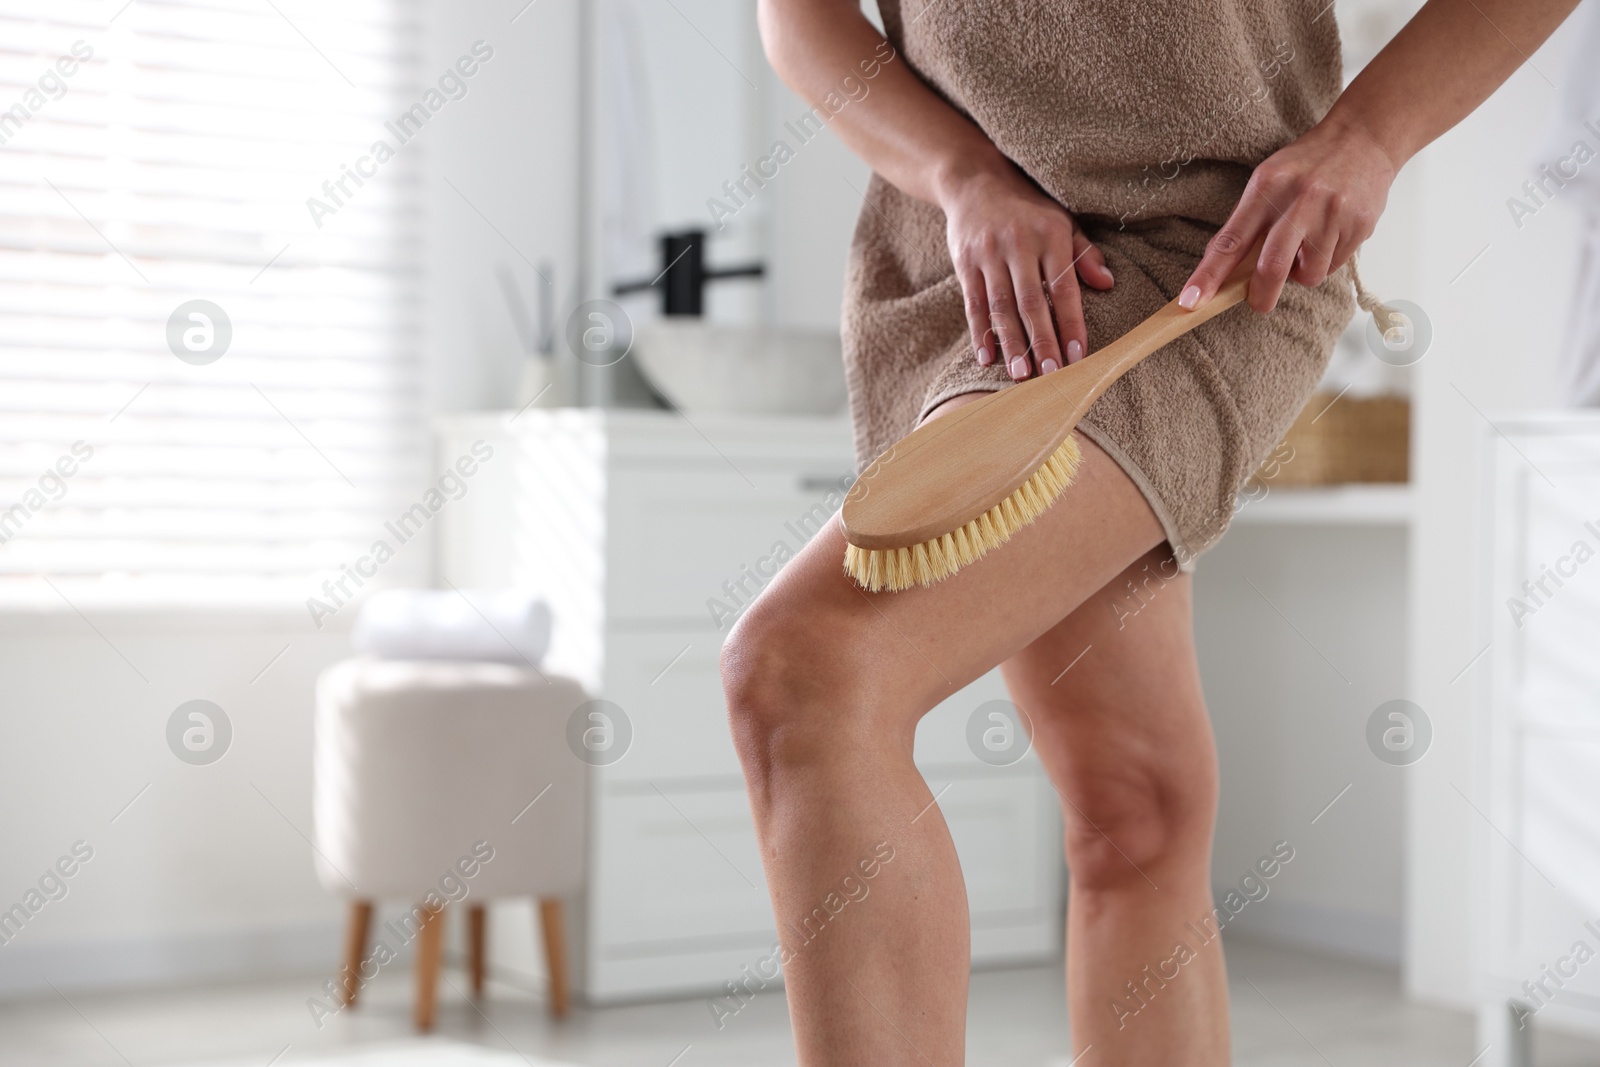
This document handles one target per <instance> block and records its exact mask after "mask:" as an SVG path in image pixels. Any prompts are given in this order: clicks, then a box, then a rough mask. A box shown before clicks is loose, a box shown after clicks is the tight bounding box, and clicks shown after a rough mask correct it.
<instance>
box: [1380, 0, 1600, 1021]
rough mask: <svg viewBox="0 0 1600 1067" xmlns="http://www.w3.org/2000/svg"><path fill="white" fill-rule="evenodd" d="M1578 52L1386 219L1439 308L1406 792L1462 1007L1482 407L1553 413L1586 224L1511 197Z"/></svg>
mask: <svg viewBox="0 0 1600 1067" xmlns="http://www.w3.org/2000/svg"><path fill="white" fill-rule="evenodd" d="M1589 2H1591V3H1593V2H1594V0H1589ZM1567 48H1568V42H1567V40H1566V34H1565V33H1563V34H1560V35H1558V36H1557V38H1555V39H1554V40H1552V41H1551V42H1550V43H1549V44H1548V45H1546V47H1545V48H1543V49H1541V50H1540V51H1539V52H1538V53H1537V54H1536V55H1535V56H1534V57H1533V66H1528V67H1524V68H1523V69H1522V70H1521V71H1519V72H1518V73H1517V74H1516V75H1514V76H1513V77H1512V79H1511V80H1510V81H1509V82H1508V83H1507V84H1506V85H1505V86H1504V87H1503V88H1502V89H1501V90H1500V91H1499V92H1498V93H1496V94H1495V96H1494V97H1493V98H1492V99H1490V100H1489V101H1488V103H1486V104H1485V105H1484V107H1483V108H1482V109H1481V110H1480V111H1479V112H1477V113H1476V114H1474V115H1473V116H1472V117H1471V118H1469V119H1468V120H1467V121H1466V122H1464V123H1463V124H1462V125H1461V126H1460V127H1458V128H1457V129H1456V130H1454V131H1452V132H1451V133H1449V134H1447V135H1446V136H1445V137H1444V138H1442V139H1441V140H1440V141H1439V142H1438V143H1437V144H1435V145H1434V146H1433V147H1431V148H1430V149H1428V150H1427V152H1425V153H1424V155H1423V156H1422V157H1421V158H1419V159H1418V160H1417V161H1416V166H1417V168H1418V169H1419V171H1420V172H1421V178H1422V182H1423V185H1424V188H1425V189H1426V193H1427V195H1426V196H1425V197H1423V198H1422V201H1421V203H1420V204H1419V210H1418V211H1417V213H1416V214H1415V215H1414V216H1413V217H1411V218H1409V219H1396V220H1392V221H1391V220H1386V221H1385V226H1386V227H1390V228H1392V229H1396V230H1403V231H1404V232H1407V233H1409V235H1410V236H1411V238H1412V240H1413V241H1414V242H1415V244H1416V247H1417V248H1418V250H1419V263H1418V269H1417V272H1416V274H1415V275H1414V276H1413V277H1412V278H1410V279H1408V282H1409V284H1410V287H1411V288H1412V292H1411V293H1409V294H1402V295H1409V296H1410V297H1411V299H1413V300H1415V301H1416V302H1417V303H1419V304H1421V305H1422V306H1423V307H1424V308H1426V309H1427V311H1428V312H1429V314H1430V315H1431V317H1432V319H1433V326H1434V336H1435V340H1434V348H1433V351H1432V352H1431V353H1430V354H1429V355H1428V356H1427V358H1425V359H1424V360H1423V361H1422V362H1421V363H1420V364H1419V365H1418V367H1417V372H1418V374H1417V391H1416V394H1415V404H1416V407H1415V417H1416V421H1417V425H1416V428H1415V430H1414V434H1415V436H1414V448H1413V463H1414V470H1415V476H1416V478H1417V480H1418V488H1419V494H1420V495H1419V501H1418V502H1419V516H1420V518H1419V521H1418V525H1417V530H1416V537H1415V540H1414V542H1413V544H1412V556H1411V563H1412V583H1413V584H1412V595H1413V603H1414V605H1415V611H1414V615H1413V619H1412V651H1413V659H1412V664H1411V683H1410V688H1411V694H1412V696H1411V699H1413V700H1415V701H1416V702H1417V703H1418V704H1420V705H1421V706H1422V707H1423V708H1424V709H1425V710H1426V711H1427V712H1428V714H1429V715H1430V716H1431V717H1432V720H1433V725H1434V731H1435V733H1434V743H1433V750H1432V752H1430V753H1429V755H1428V757H1427V758H1426V759H1424V760H1423V761H1422V762H1421V763H1419V764H1418V765H1417V766H1416V768H1415V771H1416V773H1415V774H1413V775H1412V776H1411V778H1410V783H1409V791H1408V803H1409V807H1410V822H1409V825H1408V830H1407V852H1406V859H1407V865H1406V884H1407V888H1406V893H1407V904H1406V915H1407V944H1406V961H1407V969H1406V984H1407V987H1408V989H1409V990H1410V992H1412V993H1413V994H1414V995H1416V996H1418V997H1421V998H1425V999H1429V1000H1436V1001H1441V1002H1445V1003H1452V1004H1459V1005H1467V1004H1469V1003H1470V1002H1471V999H1472V992H1473V991H1472V972H1471V967H1470V963H1471V959H1470V955H1469V951H1470V945H1471V937H1470V935H1471V932H1472V931H1471V921H1470V919H1471V916H1470V899H1469V886H1470V884H1471V882H1470V877H1469V876H1470V851H1471V839H1472V832H1473V830H1474V826H1473V820H1475V819H1477V818H1478V816H1477V815H1475V814H1474V813H1473V812H1472V810H1471V808H1469V807H1468V805H1467V804H1466V802H1465V801H1463V799H1462V797H1461V796H1460V795H1459V794H1458V793H1457V791H1456V788H1457V787H1459V788H1460V789H1461V790H1462V791H1463V792H1466V793H1468V794H1469V795H1470V793H1471V781H1472V774H1471V769H1472V766H1473V764H1472V758H1471V750H1470V745H1469V740H1470V720H1469V715H1470V713H1471V694H1472V686H1473V684H1474V681H1475V675H1474V674H1473V672H1472V671H1467V672H1466V673H1465V674H1462V672H1463V670H1464V669H1465V668H1466V667H1467V665H1468V664H1469V663H1470V662H1472V660H1473V657H1474V656H1475V655H1476V654H1477V653H1478V652H1479V651H1480V650H1481V649H1482V647H1483V640H1482V639H1480V638H1479V636H1478V633H1477V629H1476V624H1475V621H1474V613H1475V609H1476V607H1477V603H1476V600H1475V593H1476V576H1477V574H1478V571H1479V569H1480V560H1479V557H1478V554H1477V547H1476V543H1475V539H1474V536H1473V529H1474V526H1475V523H1476V520H1477V512H1476V508H1477V504H1478V500H1479V497H1480V492H1479V490H1480V486H1481V475H1480V470H1479V462H1478V459H1479V457H1478V455H1477V442H1478V439H1479V437H1480V435H1481V433H1482V431H1483V428H1484V426H1485V422H1484V415H1480V414H1479V412H1478V411H1475V410H1474V405H1476V407H1477V408H1479V409H1481V410H1482V411H1483V412H1484V413H1485V414H1487V415H1488V416H1490V417H1492V416H1494V415H1495V413H1497V412H1506V411H1510V410H1514V409H1519V408H1527V407H1537V406H1543V405H1548V404H1550V403H1552V401H1553V400H1554V399H1555V397H1554V396H1553V389H1552V367H1553V361H1554V357H1555V351H1556V348H1557V345H1558V343H1559V341H1560V338H1561V331H1562V327H1563V325H1564V322H1565V309H1566V306H1567V301H1568V298H1569V295H1570V293H1569V288H1568V287H1569V285H1570V278H1571V273H1572V271H1571V268H1572V264H1573V256H1574V247H1575V246H1574V215H1573V214H1572V212H1571V205H1570V204H1568V205H1566V206H1563V205H1562V204H1560V203H1557V204H1553V205H1551V206H1550V207H1548V208H1546V209H1543V210H1541V211H1540V212H1539V214H1538V215H1537V216H1536V217H1535V218H1532V219H1528V220H1525V225H1524V226H1523V227H1522V228H1521V229H1520V230H1519V229H1517V228H1516V226H1515V225H1514V224H1513V223H1512V220H1511V215H1510V212H1509V211H1508V209H1507V207H1506V199H1507V198H1508V197H1510V196H1514V195H1518V194H1519V191H1520V188H1521V186H1522V183H1523V182H1524V181H1526V180H1527V179H1528V178H1529V177H1530V176H1531V174H1532V171H1533V169H1534V167H1533V161H1534V159H1535V155H1536V151H1537V149H1538V147H1539V146H1540V145H1541V143H1542V141H1543V139H1544V136H1545V133H1546V130H1547V127H1548V124H1549V122H1550V116H1551V109H1552V105H1553V103H1554V100H1555V95H1556V91H1555V89H1554V88H1553V87H1552V85H1551V84H1550V82H1547V81H1546V80H1545V76H1548V77H1549V78H1550V80H1551V81H1553V82H1555V83H1557V84H1559V83H1560V82H1561V80H1562V75H1563V72H1564V70H1565V62H1564V60H1565V54H1566V52H1567ZM1591 61H1592V60H1591ZM1535 66H1536V67H1537V68H1538V69H1537V70H1536V69H1534V67H1535ZM1540 71H1543V74H1541V73H1540ZM1596 111H1600V106H1597V108H1596ZM1574 136H1576V134H1574ZM1486 246H1487V248H1488V251H1487V253H1485V254H1484V255H1483V256H1482V258H1481V259H1478V260H1477V262H1476V263H1475V264H1473V265H1472V266H1471V267H1470V268H1469V267H1468V264H1469V263H1472V261H1473V259H1474V257H1476V256H1478V255H1479V253H1480V252H1482V251H1483V250H1484V249H1485V247H1486ZM1463 271H1465V273H1462V272H1463Z"/></svg>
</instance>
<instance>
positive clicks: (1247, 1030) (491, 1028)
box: [0, 941, 1600, 1067]
mask: <svg viewBox="0 0 1600 1067" xmlns="http://www.w3.org/2000/svg"><path fill="white" fill-rule="evenodd" d="M1228 955H1229V969H1230V978H1231V982H1232V995H1233V1004H1234V1023H1233V1032H1234V1062H1235V1063H1236V1064H1240V1065H1248V1067H1301V1065H1304V1067H1330V1065H1331V1067H1467V1065H1468V1064H1469V1062H1470V1061H1472V1059H1473V1057H1474V1056H1475V1055H1477V1053H1478V1051H1479V1050H1478V1049H1477V1048H1475V1047H1474V1045H1473V1026H1472V1020H1471V1018H1470V1017H1469V1016H1468V1015H1466V1014H1465V1013H1460V1012H1451V1011H1444V1010H1441V1009H1437V1008H1426V1007H1419V1006H1416V1005H1411V1004H1407V1003H1406V1002H1405V1001H1403V1000H1402V999H1401V997H1400V994H1399V978H1398V976H1397V974H1396V973H1395V972H1394V971H1392V970H1389V969H1385V968H1382V967H1372V966H1367V965H1363V964H1356V963H1350V962H1345V961H1341V960H1335V959H1330V958H1328V957H1324V956H1318V955H1312V954H1309V953H1305V952H1299V951H1291V950H1287V949H1283V948H1277V947H1273V946H1269V945H1264V944H1258V943H1252V942H1247V941H1234V942H1232V943H1230V944H1229V947H1228ZM408 978H409V976H408V975H403V974H394V975H392V976H390V977H389V978H388V979H387V980H380V981H379V982H377V983H376V984H375V985H374V986H373V987H372V988H370V989H369V990H368V991H367V992H368V993H369V994H370V996H369V998H368V999H367V1000H366V1001H365V1002H364V1003H363V1004H362V1005H361V1006H360V1007H359V1008H358V1009H357V1010H355V1011H354V1012H351V1013H349V1014H348V1015H347V1016H344V1017H338V1018H334V1019H331V1020H328V1021H327V1023H326V1025H325V1026H324V1027H323V1028H322V1029H321V1030H318V1029H317V1028H316V1026H315V1025H314V1024H313V1022H312V1018H311V1015H310V1013H309V1012H308V1011H307V1010H306V1006H305V1002H306V998H307V997H310V996H312V995H314V994H316V993H317V992H318V987H319V984H320V980H319V979H318V978H315V977H311V976H308V977H305V978H301V979H291V980H274V981H270V982H256V983H248V984H237V985H212V986H206V987H203V988H189V989H173V990H159V991H148V992H139V993H115V994H88V993H75V994H71V1002H70V1004H69V1003H67V1002H66V1001H64V1000H63V999H62V998H61V997H59V996H57V997H53V998H48V999H39V1000H33V1001H26V1002H11V1003H6V1004H0V1067H101V1065H106V1067H111V1065H117V1064H126V1065H132V1067H177V1065H185V1064H201V1063H204V1064H212V1063H218V1062H221V1063H227V1064H229V1065H230V1067H232V1065H234V1064H237V1065H238V1067H251V1065H258V1067H268V1064H269V1063H272V1064H273V1067H288V1065H290V1064H294V1063H299V1062H306V1063H315V1062H316V1061H317V1060H319V1059H322V1058H327V1057H332V1056H336V1055H340V1054H348V1053H350V1052H353V1051H356V1050H358V1049H363V1048H368V1047H372V1046H385V1045H393V1044H395V1043H397V1042H399V1043H407V1042H409V1041H410V1039H411V1031H410V1025H409V1018H408V1014H407V1013H408V1003H409V996H410V992H411V988H410V982H409V981H408ZM447 981H448V983H449V984H447V985H442V986H441V987H440V992H441V1007H440V1016H439V1028H438V1033H439V1036H440V1038H442V1039H445V1040H447V1041H448V1042H450V1043H452V1044H457V1043H465V1044H468V1045H475V1046H480V1047H482V1048H483V1049H486V1050H498V1051H500V1052H502V1053H508V1054H509V1053H515V1054H516V1056H515V1057H511V1056H507V1057H506V1058H505V1061H504V1062H506V1063H508V1064H512V1063H523V1062H524V1061H525V1060H526V1061H528V1062H532V1063H533V1064H535V1067H538V1061H540V1060H556V1061H562V1062H565V1063H571V1064H578V1065H582V1067H668V1065H669V1064H671V1065H672V1067H769V1065H770V1067H778V1065H784V1064H792V1063H793V1062H794V1060H793V1049H792V1047H791V1045H790V1042H789V1036H788V1019H787V1016H786V1015H785V1011H784V1002H783V995H782V994H781V993H779V992H774V993H772V994H768V995H762V996H759V997H757V998H756V1000H755V1001H754V1002H752V1003H751V1004H750V1005H749V1006H748V1007H746V1008H745V1010H744V1011H742V1012H741V1013H740V1014H739V1015H738V1016H736V1017H734V1018H733V1019H732V1020H729V1021H728V1024H727V1026H726V1028H725V1029H723V1030H721V1031H718V1030H717V1029H716V1027H715V1026H714V1024H713V1022H712V1018H711V1015H710V1013H709V1012H708V1010H707V1008H706V1005H705V1002H704V1001H700V1000H691V1001H676V1002H673V1003H668V1004H648V1005H636V1006H631V1007H620V1008H607V1009H603V1010H594V1011H588V1010H579V1011H577V1012H575V1014H574V1016H573V1017H572V1018H571V1019H569V1020H567V1021H566V1022H564V1023H561V1024H551V1023H550V1022H549V1021H548V1019H547V1018H546V1017H545V1015H544V1013H543V1009H542V1005H539V1004H537V1003H535V1001H534V1000H533V999H532V998H531V997H529V996H528V995H526V994H522V993H518V992H516V991H513V990H508V989H503V988H496V989H494V990H492V991H491V995H490V996H489V997H488V998H487V999H486V1000H485V1001H484V1002H483V1003H482V1004H481V1005H480V1006H481V1008H482V1012H481V1013H480V1012H479V1010H478V1009H477V1008H474V1007H473V1005H472V1004H471V1003H470V1002H469V1001H468V1000H467V999H466V998H465V997H464V996H462V995H461V991H462V990H463V989H464V988H465V987H464V985H463V982H462V978H461V976H460V975H459V974H455V973H451V974H449V975H448V976H447ZM1061 1003H1062V979H1061V975H1060V973H1059V972H1058V971H1056V970H1055V969H1053V968H1050V969H1045V968H1030V969H1023V970H1009V971H990V972H985V973H981V974H978V975H976V976H975V977H974V979H973V983H972V1000H971V1022H970V1025H969V1027H968V1060H967V1062H968V1063H969V1064H971V1065H973V1067H1000V1065H1006V1067H1064V1065H1065V1064H1066V1062H1067V1060H1068V1056H1067V1055H1066V1052H1067V1048H1068V1045H1067V1029H1066V1023H1065V1020H1064V1013H1063V1011H1062V1008H1061ZM446 1053H447V1050H446V1049H445V1048H443V1047H440V1048H437V1049H436V1050H435V1051H434V1052H429V1051H428V1049H427V1047H426V1046H424V1047H422V1048H417V1049H414V1050H413V1051H412V1053H411V1055H409V1056H407V1057H405V1060H406V1062H407V1063H408V1064H411V1063H434V1062H438V1063H441V1064H443V1063H445V1062H447V1061H451V1058H450V1057H449V1056H448V1055H447V1054H446ZM274 1057H277V1059H276V1060H274ZM674 1057H679V1058H678V1059H676V1060H674ZM451 1062H466V1061H465V1060H459V1059H458V1060H453V1061H451ZM486 1062H487V1061H486ZM1535 1063H1536V1065H1537V1067H1595V1065H1597V1064H1600V1043H1593V1042H1588V1041H1584V1040H1580V1039H1577V1038H1574V1037H1571V1036H1567V1035H1562V1034H1557V1033H1539V1034H1538V1036H1537V1038H1536V1045H1535ZM374 1067H376V1065H374Z"/></svg>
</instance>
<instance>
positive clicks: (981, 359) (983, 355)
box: [978, 347, 994, 367]
mask: <svg viewBox="0 0 1600 1067" xmlns="http://www.w3.org/2000/svg"><path fill="white" fill-rule="evenodd" d="M993 362H994V356H993V355H991V354H990V352H989V350H988V349H987V348H982V347H980V348H979V349H978V366H980V367H987V366H988V365H989V364H991V363H993Z"/></svg>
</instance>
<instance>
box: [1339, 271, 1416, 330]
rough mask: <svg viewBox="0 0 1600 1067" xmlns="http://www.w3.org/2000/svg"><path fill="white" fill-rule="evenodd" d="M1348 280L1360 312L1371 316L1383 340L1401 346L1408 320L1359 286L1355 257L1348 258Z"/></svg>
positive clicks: (1362, 286) (1359, 276) (1359, 274)
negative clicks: (1354, 291)
mask: <svg viewBox="0 0 1600 1067" xmlns="http://www.w3.org/2000/svg"><path fill="white" fill-rule="evenodd" d="M1350 280H1351V282H1353V283H1354V284H1355V289H1356V303H1357V304H1359V305H1360V306H1361V310H1362V311H1365V312H1366V313H1367V314H1369V315H1371V316H1372V321H1373V322H1375V323H1377V324H1378V332H1379V333H1381V334H1382V335H1383V336H1384V339H1385V340H1387V341H1389V342H1391V343H1393V344H1402V343H1404V341H1405V338H1406V327H1407V326H1409V325H1410V322H1409V320H1408V319H1407V318H1406V317H1405V315H1404V314H1402V313H1401V312H1399V311H1396V310H1395V309H1394V308H1392V307H1390V306H1389V305H1388V304H1385V303H1384V302H1383V301H1382V300H1379V299H1378V298H1377V297H1376V296H1374V295H1372V293H1371V291H1369V290H1368V289H1367V287H1366V286H1365V285H1362V284H1361V271H1360V270H1358V269H1357V268H1356V257H1355V256H1354V255H1352V256H1351V257H1350Z"/></svg>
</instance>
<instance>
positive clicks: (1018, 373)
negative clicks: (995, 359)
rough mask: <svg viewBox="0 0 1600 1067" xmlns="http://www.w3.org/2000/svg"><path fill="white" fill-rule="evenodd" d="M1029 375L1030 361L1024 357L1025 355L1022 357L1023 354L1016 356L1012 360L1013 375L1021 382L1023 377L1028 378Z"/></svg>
mask: <svg viewBox="0 0 1600 1067" xmlns="http://www.w3.org/2000/svg"><path fill="white" fill-rule="evenodd" d="M1027 376H1028V361H1027V360H1026V359H1024V358H1023V357H1021V356H1016V357H1014V358H1013V359H1012V360H1011V377H1013V378H1015V379H1016V380H1017V381H1019V382H1020V381H1021V380H1022V379H1024V378H1026V377H1027Z"/></svg>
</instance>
